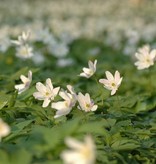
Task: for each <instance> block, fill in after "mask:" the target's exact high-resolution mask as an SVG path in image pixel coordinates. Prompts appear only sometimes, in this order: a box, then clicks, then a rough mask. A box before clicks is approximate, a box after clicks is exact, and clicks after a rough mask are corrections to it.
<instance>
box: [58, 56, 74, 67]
mask: <svg viewBox="0 0 156 164" xmlns="http://www.w3.org/2000/svg"><path fill="white" fill-rule="evenodd" d="M73 64H74V60H73V59H72V58H68V59H66V58H65V59H64V58H61V59H58V60H57V65H58V66H59V67H66V66H71V65H73Z"/></svg>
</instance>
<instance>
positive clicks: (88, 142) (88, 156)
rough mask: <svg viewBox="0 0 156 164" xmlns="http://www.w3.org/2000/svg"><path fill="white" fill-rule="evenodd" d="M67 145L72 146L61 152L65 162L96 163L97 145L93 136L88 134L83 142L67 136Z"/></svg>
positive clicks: (73, 163)
mask: <svg viewBox="0 0 156 164" xmlns="http://www.w3.org/2000/svg"><path fill="white" fill-rule="evenodd" d="M65 143H66V145H67V146H68V147H69V148H71V149H70V150H64V151H63V152H62V153H61V158H62V160H63V162H64V163H65V164H94V163H95V160H96V147H95V144H94V141H93V139H92V138H91V136H86V137H85V139H84V143H83V142H79V141H78V140H75V139H74V138H70V137H68V138H66V139H65Z"/></svg>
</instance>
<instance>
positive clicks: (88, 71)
mask: <svg viewBox="0 0 156 164" xmlns="http://www.w3.org/2000/svg"><path fill="white" fill-rule="evenodd" d="M96 64H97V60H95V61H94V63H93V62H92V61H90V60H89V62H88V66H89V68H86V67H84V68H83V72H82V73H80V76H82V77H86V78H90V77H91V76H92V75H93V74H94V73H95V72H96Z"/></svg>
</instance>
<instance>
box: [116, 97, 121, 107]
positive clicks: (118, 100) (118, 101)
mask: <svg viewBox="0 0 156 164" xmlns="http://www.w3.org/2000/svg"><path fill="white" fill-rule="evenodd" d="M116 97H117V104H118V109H120V108H121V105H120V99H119V96H116Z"/></svg>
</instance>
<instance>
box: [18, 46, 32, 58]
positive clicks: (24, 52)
mask: <svg viewBox="0 0 156 164" xmlns="http://www.w3.org/2000/svg"><path fill="white" fill-rule="evenodd" d="M33 55H34V54H33V49H32V47H30V46H29V45H28V44H26V45H24V46H19V47H18V48H17V52H16V56H17V57H19V58H22V59H28V58H31V57H32V56H33Z"/></svg>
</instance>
